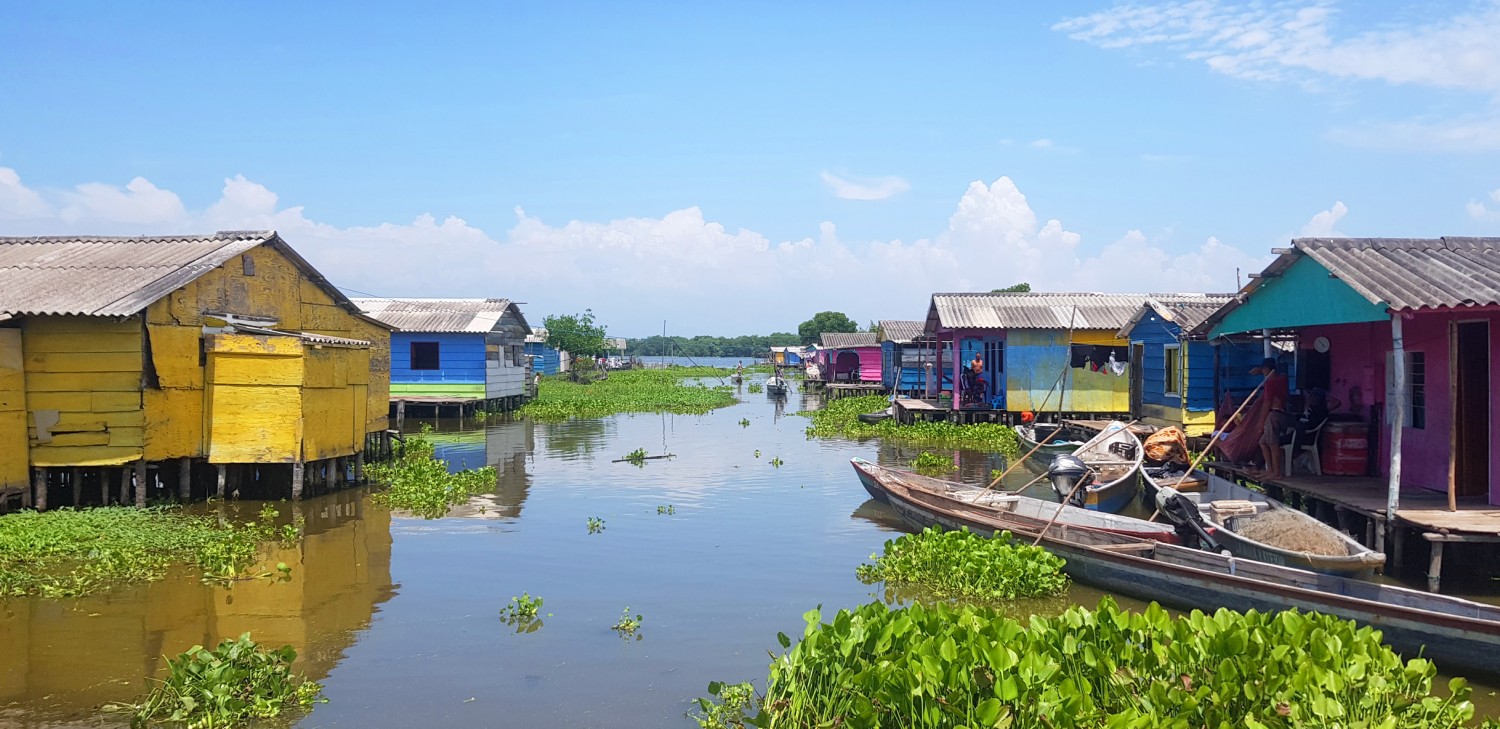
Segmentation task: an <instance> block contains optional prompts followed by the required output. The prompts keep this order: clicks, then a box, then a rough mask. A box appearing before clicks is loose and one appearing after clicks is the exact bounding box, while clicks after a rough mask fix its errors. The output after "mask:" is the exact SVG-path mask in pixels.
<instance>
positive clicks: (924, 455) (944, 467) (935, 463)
mask: <svg viewBox="0 0 1500 729" xmlns="http://www.w3.org/2000/svg"><path fill="white" fill-rule="evenodd" d="M911 467H912V468H913V469H914V470H916V471H917V473H925V474H927V475H929V476H936V475H940V474H944V473H951V472H953V471H957V470H958V466H955V465H953V458H952V457H951V456H940V455H938V454H936V453H932V452H929V451H922V452H921V453H918V454H917V457H916V458H914V459H912V462H911Z"/></svg>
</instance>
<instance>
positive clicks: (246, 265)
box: [240, 253, 255, 276]
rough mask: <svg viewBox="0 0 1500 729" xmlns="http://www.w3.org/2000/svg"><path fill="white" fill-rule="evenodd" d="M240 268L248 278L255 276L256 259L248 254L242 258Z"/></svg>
mask: <svg viewBox="0 0 1500 729" xmlns="http://www.w3.org/2000/svg"><path fill="white" fill-rule="evenodd" d="M240 268H241V269H242V270H243V271H244V272H245V275H246V276H254V275H255V259H254V258H251V257H250V254H249V253H246V254H245V255H243V256H240Z"/></svg>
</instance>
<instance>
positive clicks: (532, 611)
mask: <svg viewBox="0 0 1500 729" xmlns="http://www.w3.org/2000/svg"><path fill="white" fill-rule="evenodd" d="M541 610H542V598H540V597H532V596H531V593H528V592H523V593H521V596H520V597H513V598H511V599H510V604H509V605H506V606H505V607H503V608H500V622H502V623H505V624H506V625H514V626H515V628H516V632H517V633H534V632H536V631H537V630H539V629H540V628H541V627H542V620H541V615H540V613H541ZM550 615H551V613H548V616H550Z"/></svg>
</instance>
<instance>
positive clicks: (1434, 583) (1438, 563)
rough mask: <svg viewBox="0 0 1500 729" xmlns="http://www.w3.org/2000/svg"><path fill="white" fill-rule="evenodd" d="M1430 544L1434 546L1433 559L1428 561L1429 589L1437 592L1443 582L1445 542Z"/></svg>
mask: <svg viewBox="0 0 1500 729" xmlns="http://www.w3.org/2000/svg"><path fill="white" fill-rule="evenodd" d="M1428 544H1429V545H1430V546H1431V547H1432V559H1431V560H1429V561H1428V563H1427V591H1428V592H1437V591H1438V587H1439V586H1441V584H1442V582H1443V543H1442V542H1428Z"/></svg>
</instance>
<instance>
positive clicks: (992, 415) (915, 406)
mask: <svg viewBox="0 0 1500 729" xmlns="http://www.w3.org/2000/svg"><path fill="white" fill-rule="evenodd" d="M894 403H895V405H896V420H897V422H900V423H903V424H906V425H910V424H912V423H915V422H921V421H928V420H947V421H952V422H955V423H1007V424H1008V423H1009V420H1008V418H1009V417H1010V414H1009V413H1007V412H1005V411H1004V410H994V409H991V408H974V407H966V408H963V409H962V410H954V409H952V408H949V407H947V406H943V405H939V404H938V401H937V400H935V399H929V398H916V397H897V398H896V399H895V401H894Z"/></svg>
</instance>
